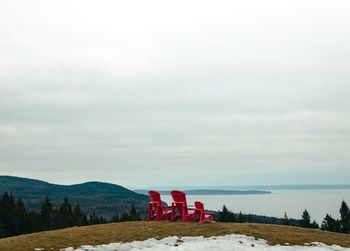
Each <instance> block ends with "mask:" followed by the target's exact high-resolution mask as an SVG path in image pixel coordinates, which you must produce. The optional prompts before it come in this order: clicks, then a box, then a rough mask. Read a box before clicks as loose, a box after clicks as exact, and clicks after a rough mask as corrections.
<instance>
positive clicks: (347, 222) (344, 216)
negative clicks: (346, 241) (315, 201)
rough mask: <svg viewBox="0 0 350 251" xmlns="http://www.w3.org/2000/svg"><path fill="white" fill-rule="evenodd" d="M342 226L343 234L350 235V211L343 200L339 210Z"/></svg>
mask: <svg viewBox="0 0 350 251" xmlns="http://www.w3.org/2000/svg"><path fill="white" fill-rule="evenodd" d="M339 213H340V224H341V230H342V232H343V233H349V231H350V211H349V207H348V205H347V204H346V202H345V201H344V200H343V202H342V203H341V207H340V209H339Z"/></svg>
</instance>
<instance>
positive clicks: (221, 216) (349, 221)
mask: <svg viewBox="0 0 350 251" xmlns="http://www.w3.org/2000/svg"><path fill="white" fill-rule="evenodd" d="M339 213H340V219H334V218H332V216H331V215H329V214H327V215H326V217H325V218H324V219H323V221H322V224H321V226H319V225H318V224H317V222H316V221H312V222H311V215H310V214H309V212H308V211H307V210H306V209H305V210H304V211H303V213H302V215H301V219H300V220H295V219H290V218H288V216H287V213H285V214H284V218H283V219H276V218H274V217H266V218H267V219H266V220H265V221H264V216H257V215H252V214H243V213H242V212H240V213H239V214H235V213H233V212H232V211H230V210H228V209H227V207H226V206H225V205H224V206H223V207H222V210H220V211H219V212H218V219H217V220H218V221H221V222H254V223H273V224H283V225H292V226H298V227H303V228H315V229H317V228H319V229H321V230H326V231H332V232H339V233H347V234H348V233H349V232H350V209H349V207H348V205H347V204H346V202H345V201H342V203H341V206H340V209H339Z"/></svg>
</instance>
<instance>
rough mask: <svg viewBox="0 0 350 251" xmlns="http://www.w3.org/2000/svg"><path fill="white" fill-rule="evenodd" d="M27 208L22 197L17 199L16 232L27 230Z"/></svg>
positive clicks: (20, 232)
mask: <svg viewBox="0 0 350 251" xmlns="http://www.w3.org/2000/svg"><path fill="white" fill-rule="evenodd" d="M26 214H27V212H26V208H25V206H24V203H23V201H22V200H21V199H19V200H18V201H17V204H16V211H15V233H14V234H16V235H17V234H23V233H25V232H26Z"/></svg>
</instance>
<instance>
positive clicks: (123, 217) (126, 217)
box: [119, 212, 130, 222]
mask: <svg viewBox="0 0 350 251" xmlns="http://www.w3.org/2000/svg"><path fill="white" fill-rule="evenodd" d="M129 217H130V216H129V214H128V213H127V212H123V213H122V216H121V217H120V219H119V221H121V222H122V221H128V220H129Z"/></svg>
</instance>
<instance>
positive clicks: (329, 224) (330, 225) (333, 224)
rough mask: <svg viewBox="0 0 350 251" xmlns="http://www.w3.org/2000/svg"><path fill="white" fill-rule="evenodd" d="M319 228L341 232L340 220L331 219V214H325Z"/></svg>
mask: <svg viewBox="0 0 350 251" xmlns="http://www.w3.org/2000/svg"><path fill="white" fill-rule="evenodd" d="M321 229H322V230H326V231H331V232H341V228H340V221H339V220H335V219H333V218H332V216H331V215H329V214H327V215H326V217H325V218H324V219H323V221H322V225H321Z"/></svg>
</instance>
